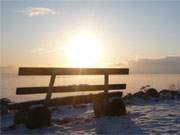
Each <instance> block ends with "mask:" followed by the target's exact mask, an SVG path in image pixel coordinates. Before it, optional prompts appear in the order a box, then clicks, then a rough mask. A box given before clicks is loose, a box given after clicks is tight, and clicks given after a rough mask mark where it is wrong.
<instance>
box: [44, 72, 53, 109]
mask: <svg viewBox="0 0 180 135" xmlns="http://www.w3.org/2000/svg"><path fill="white" fill-rule="evenodd" d="M55 78H56V74H54V73H53V74H52V75H51V79H50V82H49V87H48V91H47V95H46V99H45V103H44V104H45V106H48V104H49V101H50V99H51V95H52V91H53V86H54V82H55Z"/></svg>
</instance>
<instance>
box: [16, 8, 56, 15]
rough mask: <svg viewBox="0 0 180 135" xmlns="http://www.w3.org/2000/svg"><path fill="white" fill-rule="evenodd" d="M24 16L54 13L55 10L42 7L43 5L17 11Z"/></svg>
mask: <svg viewBox="0 0 180 135" xmlns="http://www.w3.org/2000/svg"><path fill="white" fill-rule="evenodd" d="M18 12H20V13H22V14H24V15H26V16H29V17H32V16H39V15H47V14H51V15H53V14H55V13H56V12H55V11H54V10H52V9H50V8H44V7H27V8H25V9H23V10H21V11H18Z"/></svg>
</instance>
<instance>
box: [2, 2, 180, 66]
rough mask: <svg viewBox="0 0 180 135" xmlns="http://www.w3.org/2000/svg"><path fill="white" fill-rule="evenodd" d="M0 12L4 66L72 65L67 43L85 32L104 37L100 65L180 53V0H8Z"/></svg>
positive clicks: (178, 54)
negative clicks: (65, 46)
mask: <svg viewBox="0 0 180 135" xmlns="http://www.w3.org/2000/svg"><path fill="white" fill-rule="evenodd" d="M1 13H2V14H1V17H2V19H1V23H2V24H1V26H2V30H1V33H2V43H1V44H2V55H1V56H2V63H1V65H16V66H17V65H18V66H20V65H22V66H70V64H69V63H68V62H67V58H66V54H65V52H64V50H63V46H64V42H65V41H66V40H68V38H69V37H71V36H75V35H77V34H78V33H80V32H82V31H83V32H86V33H90V34H91V35H93V36H95V37H96V38H98V39H99V40H100V41H101V43H102V49H101V51H102V52H101V63H102V64H109V63H121V62H126V61H127V60H134V59H141V58H150V59H152V58H162V57H166V56H180V1H174V2H170V1H169V2H160V1H159V2H155V1H154V2H153V1H147V2H140V1H139V2H138V1H136V2H135V1H134V2H132V1H131V2H130V1H129V2H123V1H119V2H118V1H114V2H111V1H106V2H97V1H94V2H70V1H69V2H63V1H62V2H61V1H47V0H40V1H38V2H37V1H30V0H29V1H27V2H25V1H23V2H22V1H21V2H20V1H15V0H12V1H10V0H9V1H5V0H4V1H1ZM92 55H93V52H92Z"/></svg>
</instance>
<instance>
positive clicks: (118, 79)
mask: <svg viewBox="0 0 180 135" xmlns="http://www.w3.org/2000/svg"><path fill="white" fill-rule="evenodd" d="M49 79H50V77H47V76H17V75H15V74H4V75H1V83H0V88H1V89H0V90H1V97H6V98H9V99H11V100H13V101H16V102H19V101H26V100H33V99H42V98H44V97H45V94H38V95H37V94H36V95H16V87H29V86H48V84H49ZM103 83H104V77H103V76H58V77H57V79H56V81H55V85H72V84H103ZM110 83H111V84H113V83H126V84H127V89H126V90H124V94H126V93H129V92H131V93H134V92H136V91H139V89H140V88H141V87H142V86H144V85H150V86H151V87H154V88H156V89H158V90H161V89H167V88H169V86H170V85H172V84H175V86H176V88H178V87H180V86H179V85H180V84H179V83H180V74H136V75H125V76H122V75H121V76H119V75H118V76H116V75H114V76H110ZM73 94H74V93H68V95H73ZM80 94H85V92H81V93H80ZM68 95H67V93H60V94H57V93H56V94H53V97H59V96H68Z"/></svg>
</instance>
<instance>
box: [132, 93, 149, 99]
mask: <svg viewBox="0 0 180 135" xmlns="http://www.w3.org/2000/svg"><path fill="white" fill-rule="evenodd" d="M133 97H136V98H143V99H146V93H144V92H143V91H139V92H136V93H134V94H133Z"/></svg>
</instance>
